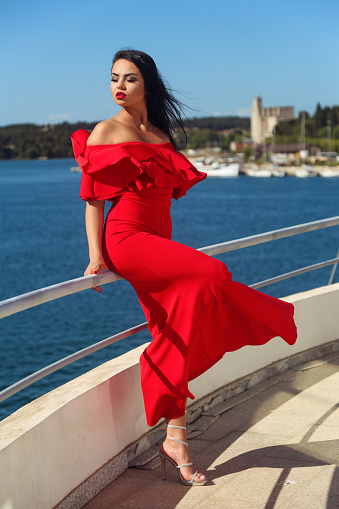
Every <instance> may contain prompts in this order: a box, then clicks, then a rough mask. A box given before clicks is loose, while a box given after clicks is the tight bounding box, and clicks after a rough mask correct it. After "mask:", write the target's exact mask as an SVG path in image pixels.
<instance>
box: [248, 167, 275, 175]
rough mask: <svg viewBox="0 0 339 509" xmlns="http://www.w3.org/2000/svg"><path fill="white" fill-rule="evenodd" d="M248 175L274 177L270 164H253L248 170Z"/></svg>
mask: <svg viewBox="0 0 339 509" xmlns="http://www.w3.org/2000/svg"><path fill="white" fill-rule="evenodd" d="M245 173H246V175H248V176H249V177H261V178H268V177H272V168H271V167H268V166H260V167H257V166H252V167H251V168H249V169H248V170H246V172H245Z"/></svg>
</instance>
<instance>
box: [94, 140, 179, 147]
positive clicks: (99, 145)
mask: <svg viewBox="0 0 339 509" xmlns="http://www.w3.org/2000/svg"><path fill="white" fill-rule="evenodd" d="M132 143H133V144H138V145H153V146H160V145H171V147H173V145H172V143H171V142H170V141H163V142H161V143H149V142H148V141H122V142H121V143H100V144H97V145H87V144H86V147H117V146H119V145H131V144H132Z"/></svg>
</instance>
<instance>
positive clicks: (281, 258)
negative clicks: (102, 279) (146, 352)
mask: <svg viewBox="0 0 339 509" xmlns="http://www.w3.org/2000/svg"><path fill="white" fill-rule="evenodd" d="M73 165H74V161H73V160H72V159H61V160H60V159H59V160H48V161H0V203H1V216H0V261H1V284H0V300H4V299H7V298H10V297H13V296H15V295H19V294H23V293H25V292H29V291H32V290H35V289H37V288H41V287H46V286H49V285H53V284H56V283H58V282H61V281H65V280H69V279H73V278H77V277H80V276H81V275H82V274H83V271H84V269H85V268H86V266H87V263H88V254H87V241H86V234H85V225H84V210H85V204H84V202H82V201H81V200H80V199H79V185H80V178H81V175H80V174H79V173H72V172H70V167H71V166H73ZM338 203H339V179H325V178H320V177H319V178H312V179H297V178H293V177H285V178H270V179H255V178H250V177H246V176H240V177H239V178H234V179H207V180H205V181H204V182H203V183H200V184H198V185H196V186H195V187H194V188H192V189H191V190H190V191H189V192H188V194H187V196H186V197H183V198H181V199H180V200H178V202H174V203H173V204H172V219H173V239H174V240H176V241H178V242H182V243H185V244H187V245H190V246H192V247H195V248H197V247H202V246H207V245H211V244H215V243H219V242H223V241H227V240H232V239H236V238H241V237H246V236H249V235H254V234H257V233H262V232H266V231H270V230H275V229H277V228H284V227H287V226H292V225H295V224H301V223H306V222H310V221H315V220H318V219H324V218H327V217H332V216H336V215H338ZM338 246H339V230H338V227H334V228H326V229H324V230H320V231H316V232H311V233H306V234H302V235H298V236H296V237H292V238H287V239H281V240H278V241H276V242H273V243H267V244H262V245H259V246H254V247H250V248H245V249H241V250H238V251H236V252H230V253H226V254H223V255H219V256H218V258H219V259H221V260H222V261H224V262H225V263H226V264H227V266H228V267H229V269H230V271H231V272H232V273H233V278H234V279H235V280H237V281H240V282H242V283H245V284H252V283H255V282H257V281H261V280H264V279H267V278H269V277H273V276H275V275H278V274H281V273H284V272H288V271H290V270H295V269H297V268H300V267H303V266H305V265H311V264H313V263H317V262H319V261H323V260H325V259H330V258H334V257H335V256H336V252H337V249H338ZM173 263H175V261H173ZM330 271H331V268H330V267H328V268H324V269H321V270H319V271H316V272H311V273H309V274H305V275H302V276H298V277H297V278H293V279H289V280H287V281H283V282H281V283H277V284H275V285H272V286H268V287H266V288H263V289H262V290H261V291H264V292H265V293H268V294H270V295H273V296H276V297H281V296H285V295H289V294H292V293H295V292H299V291H304V290H308V289H310V288H315V287H317V286H322V285H325V284H327V281H328V278H329V275H330ZM338 272H339V271H338ZM338 281H339V274H338V273H337V274H336V277H335V282H338ZM144 321H145V319H144V316H143V313H142V311H141V308H140V304H139V302H138V299H137V297H136V295H135V294H134V291H133V289H132V288H131V287H130V286H129V284H128V283H127V282H126V281H119V282H116V283H114V284H110V285H105V286H104V287H103V293H102V294H101V295H100V294H99V293H97V292H94V291H93V290H87V291H84V292H81V293H78V294H75V295H71V296H68V297H65V298H63V299H59V300H57V301H53V302H50V303H47V304H44V305H42V306H38V307H36V308H33V309H30V310H26V311H24V312H22V313H20V314H18V315H13V316H10V317H7V318H5V319H3V320H1V322H0V352H1V374H0V389H3V388H5V387H8V386H9V385H11V384H13V383H15V382H16V381H18V380H20V379H22V378H24V377H25V376H27V375H29V374H31V373H33V372H35V371H37V370H39V369H41V368H42V367H44V366H46V365H48V364H51V363H52V362H55V361H56V360H58V359H60V358H63V357H65V356H67V355H69V354H70V353H72V352H75V351H77V350H80V349H82V348H85V347H86V346H88V345H90V344H92V343H94V342H97V341H100V340H101V339H104V338H106V337H108V336H111V335H113V334H116V333H118V332H120V331H122V330H124V329H127V328H129V327H132V326H133V325H136V324H139V323H142V322H144ZM149 340H150V336H149V333H148V331H143V332H140V333H138V334H136V335H134V336H132V337H130V338H128V339H125V340H122V341H120V342H119V343H117V344H114V345H112V346H110V347H108V348H105V349H103V350H101V351H99V352H97V353H95V354H93V355H91V356H89V357H87V358H85V359H82V360H80V361H78V362H76V363H74V364H72V365H71V366H68V367H66V368H64V369H62V370H60V371H59V372H56V373H54V374H52V375H50V376H48V377H46V378H45V379H43V380H41V381H39V382H37V383H35V384H33V385H32V386H30V387H28V388H27V389H25V390H23V391H22V392H20V393H19V394H16V395H14V396H12V397H11V398H9V399H8V400H7V401H5V402H3V403H2V404H0V419H3V418H4V417H6V416H7V415H9V414H10V413H12V412H13V411H15V410H16V409H17V408H19V407H20V406H22V405H24V404H26V403H28V402H29V401H31V400H32V399H35V398H36V397H38V396H40V395H42V394H44V393H45V392H47V391H49V390H52V389H53V388H55V387H57V386H58V385H60V384H63V383H65V382H67V381H69V380H71V379H73V378H75V377H77V376H79V375H81V374H82V373H84V372H86V371H88V370H89V369H92V368H93V367H95V366H97V365H99V364H101V363H102V362H105V361H107V360H109V359H111V358H114V357H116V356H118V355H121V354H122V353H125V352H126V351H128V350H130V349H132V348H135V347H136V346H139V345H141V344H143V343H145V342H146V341H149Z"/></svg>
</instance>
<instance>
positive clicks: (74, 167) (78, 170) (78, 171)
mask: <svg viewBox="0 0 339 509" xmlns="http://www.w3.org/2000/svg"><path fill="white" fill-rule="evenodd" d="M71 171H72V172H75V173H81V172H82V169H81V168H80V166H71Z"/></svg>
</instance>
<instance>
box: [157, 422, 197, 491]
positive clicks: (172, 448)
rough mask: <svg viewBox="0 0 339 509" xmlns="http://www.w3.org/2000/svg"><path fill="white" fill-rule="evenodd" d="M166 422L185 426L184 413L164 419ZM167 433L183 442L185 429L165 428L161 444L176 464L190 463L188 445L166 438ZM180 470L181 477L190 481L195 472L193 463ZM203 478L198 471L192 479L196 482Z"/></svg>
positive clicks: (184, 440)
mask: <svg viewBox="0 0 339 509" xmlns="http://www.w3.org/2000/svg"><path fill="white" fill-rule="evenodd" d="M166 423H167V424H170V425H171V426H184V427H186V415H183V416H182V417H178V418H177V419H166ZM168 435H169V436H171V437H173V438H176V439H178V440H182V441H183V442H187V434H186V429H176V428H167V437H166V439H165V441H164V443H163V445H162V449H163V451H164V452H165V453H166V454H167V456H169V457H170V458H172V459H173V460H174V461H175V462H176V463H177V464H178V465H184V464H185V463H190V462H191V456H190V452H189V449H188V447H187V446H186V445H183V444H181V443H180V442H176V441H174V440H171V439H170V438H168ZM180 471H181V475H182V476H183V478H184V479H185V480H187V481H190V480H191V479H192V476H193V474H194V473H195V469H194V467H193V465H191V466H189V467H183V468H181V469H180ZM205 479H206V477H205V476H204V475H203V474H201V473H200V472H199V473H198V474H197V475H196V477H195V479H194V480H195V481H196V482H202V481H205Z"/></svg>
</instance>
